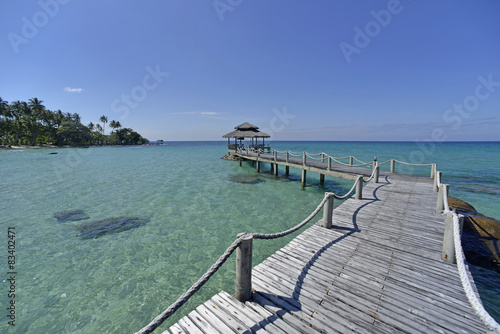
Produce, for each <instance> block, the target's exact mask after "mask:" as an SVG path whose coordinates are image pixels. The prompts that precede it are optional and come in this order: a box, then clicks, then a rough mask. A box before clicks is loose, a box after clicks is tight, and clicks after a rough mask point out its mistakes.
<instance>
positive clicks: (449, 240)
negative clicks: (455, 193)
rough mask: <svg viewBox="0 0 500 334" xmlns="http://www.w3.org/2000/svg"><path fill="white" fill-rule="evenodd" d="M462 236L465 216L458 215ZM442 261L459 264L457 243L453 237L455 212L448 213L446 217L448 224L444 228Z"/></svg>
mask: <svg viewBox="0 0 500 334" xmlns="http://www.w3.org/2000/svg"><path fill="white" fill-rule="evenodd" d="M458 219H459V228H460V232H459V233H460V236H461V235H462V228H463V225H464V216H463V215H458ZM441 260H443V261H446V262H450V263H457V257H456V254H455V241H454V237H453V212H448V214H447V215H446V222H445V226H444V236H443V251H442V253H441Z"/></svg>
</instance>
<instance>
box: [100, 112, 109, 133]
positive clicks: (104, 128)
mask: <svg viewBox="0 0 500 334" xmlns="http://www.w3.org/2000/svg"><path fill="white" fill-rule="evenodd" d="M99 120H100V121H101V122H102V124H103V128H102V134H104V131H106V123H108V116H104V115H102V116H101V118H99Z"/></svg>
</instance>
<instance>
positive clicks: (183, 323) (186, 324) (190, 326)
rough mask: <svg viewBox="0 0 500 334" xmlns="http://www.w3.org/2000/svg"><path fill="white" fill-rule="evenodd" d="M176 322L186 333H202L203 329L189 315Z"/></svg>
mask: <svg viewBox="0 0 500 334" xmlns="http://www.w3.org/2000/svg"><path fill="white" fill-rule="evenodd" d="M178 324H179V326H180V327H181V328H182V329H183V330H184V331H185V332H186V333H192V334H203V331H202V330H201V329H199V328H198V327H197V326H196V325H195V323H194V322H193V321H192V320H191V319H190V318H189V316H185V317H183V318H182V319H180V320H179V322H178Z"/></svg>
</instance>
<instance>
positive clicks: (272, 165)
mask: <svg viewBox="0 0 500 334" xmlns="http://www.w3.org/2000/svg"><path fill="white" fill-rule="evenodd" d="M271 173H273V174H274V164H273V163H272V162H271Z"/></svg>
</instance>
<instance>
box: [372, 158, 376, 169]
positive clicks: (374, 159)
mask: <svg viewBox="0 0 500 334" xmlns="http://www.w3.org/2000/svg"><path fill="white" fill-rule="evenodd" d="M375 166H377V157H375V158H373V169H375Z"/></svg>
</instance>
